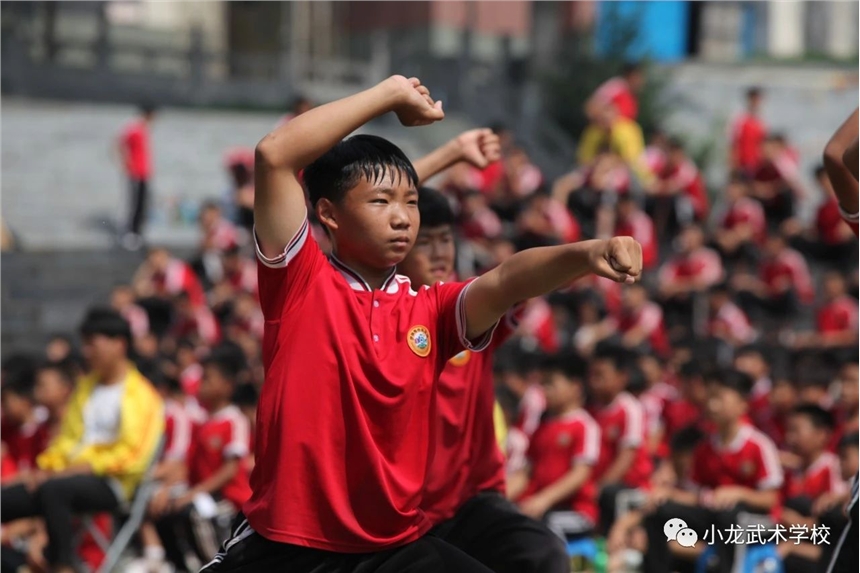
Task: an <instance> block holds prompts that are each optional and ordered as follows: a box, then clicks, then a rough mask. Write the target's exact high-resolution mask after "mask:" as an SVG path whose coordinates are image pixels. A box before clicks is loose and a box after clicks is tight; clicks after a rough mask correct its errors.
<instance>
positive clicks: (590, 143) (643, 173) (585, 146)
mask: <svg viewBox="0 0 860 573" xmlns="http://www.w3.org/2000/svg"><path fill="white" fill-rule="evenodd" d="M604 145H608V146H609V149H610V150H611V151H612V152H613V153H615V154H617V155H618V156H619V157H621V159H623V160H624V162H625V163H627V165H629V166H630V168H631V169H632V170H633V172H634V173H635V174H636V176H637V177H638V178H639V180H640V181H642V182H643V183H647V182H648V181H650V180H651V178H652V174H651V173H650V172H649V171H648V168H647V167H646V166H645V165H644V163H643V162H642V154H643V153H644V152H645V139H644V137H643V136H642V128H641V127H639V124H638V123H636V122H635V121H633V120H632V119H627V118H623V117H620V118H618V119H617V120H616V121H615V123H614V124H613V125H612V128H611V129H610V130H609V132H608V133H607V132H606V131H605V130H604V129H603V128H601V127H600V126H598V125H595V124H590V125H589V126H588V127H586V128H585V131H583V132H582V136H580V138H579V148H578V149H577V161H578V162H579V164H580V165H585V164H588V163H591V162H592V161H594V159H595V158H596V157H597V154H598V153H600V148H601V147H602V146H604Z"/></svg>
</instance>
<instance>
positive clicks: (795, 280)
mask: <svg viewBox="0 0 860 573" xmlns="http://www.w3.org/2000/svg"><path fill="white" fill-rule="evenodd" d="M759 272H760V275H761V280H762V282H764V284H765V286H766V287H767V289H768V292H769V293H770V295H771V296H776V295H778V294H781V293H782V292H784V291H783V290H781V289H782V288H783V287H784V286H785V285H789V286H791V287H793V288H794V290H795V292H797V297H798V298H799V299H800V301H801V302H802V303H804V304H811V303H812V302H813V301H814V300H815V287H814V285H813V283H812V275H810V273H809V267H808V266H806V259H804V258H803V256H802V255H801V254H800V253H798V252H797V251H795V250H794V249H790V248H785V249H784V250H783V251H782V252H781V253H779V255H777V256H776V257H775V258H774V259H771V260H766V261H764V262H762V264H761V268H760V271H759Z"/></svg>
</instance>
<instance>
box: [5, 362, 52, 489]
mask: <svg viewBox="0 0 860 573" xmlns="http://www.w3.org/2000/svg"><path fill="white" fill-rule="evenodd" d="M34 391H35V385H34V380H33V377H32V372H30V371H28V372H26V373H25V374H23V375H17V376H10V377H7V379H6V380H4V381H3V386H2V388H0V405H2V412H3V443H4V444H5V446H6V454H7V456H8V458H9V459H10V460H11V461H12V463H13V464H14V466H15V468H16V471H17V472H19V473H27V472H30V471H34V470H35V469H36V456H38V455H39V453H41V452H42V451H43V450H44V449H45V446H46V445H47V443H48V439H49V436H48V434H47V426H46V425H45V422H46V421H47V419H48V412H47V410H46V409H45V408H43V407H40V406H39V405H38V404H37V403H36V399H35V396H34Z"/></svg>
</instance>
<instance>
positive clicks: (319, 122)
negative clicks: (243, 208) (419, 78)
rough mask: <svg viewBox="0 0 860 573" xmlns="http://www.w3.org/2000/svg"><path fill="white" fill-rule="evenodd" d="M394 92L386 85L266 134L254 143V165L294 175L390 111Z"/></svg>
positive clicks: (303, 115)
mask: <svg viewBox="0 0 860 573" xmlns="http://www.w3.org/2000/svg"><path fill="white" fill-rule="evenodd" d="M395 101H396V91H395V90H394V89H392V88H391V87H390V85H389V84H388V83H387V82H383V83H381V84H378V85H376V86H374V87H372V88H370V89H368V90H365V91H363V92H360V93H357V94H355V95H352V96H350V97H347V98H344V99H341V100H338V101H335V102H332V103H328V104H325V105H322V106H319V107H316V108H314V109H312V110H310V111H308V112H306V113H303V114H302V115H300V116H298V117H296V118H294V119H292V120H290V121H289V122H287V123H285V124H284V125H282V126H280V127H279V128H277V129H275V130H274V131H272V132H271V133H269V134H268V135H266V136H265V137H264V138H263V139H262V140H261V141H260V142H259V143H258V144H257V163H258V165H259V164H260V163H262V164H263V166H264V167H267V168H275V169H289V170H292V171H294V172H296V173H298V171H300V170H301V169H304V168H305V167H307V166H308V165H310V164H311V163H312V162H313V161H314V160H316V159H317V158H319V157H320V156H321V155H323V154H324V153H325V152H326V151H328V150H329V149H331V148H332V147H334V146H335V144H337V143H338V142H339V141H341V140H342V139H343V138H345V137H346V136H347V135H349V134H350V133H352V132H353V131H355V130H356V129H358V128H359V127H361V126H362V125H364V124H366V123H367V122H369V121H371V120H372V119H375V118H377V117H379V116H381V115H383V114H385V113H387V112H389V111H391V110H392V109H393V106H394V104H395Z"/></svg>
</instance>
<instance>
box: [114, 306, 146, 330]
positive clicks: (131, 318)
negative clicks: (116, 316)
mask: <svg viewBox="0 0 860 573" xmlns="http://www.w3.org/2000/svg"><path fill="white" fill-rule="evenodd" d="M120 314H121V315H122V317H123V318H124V319H125V320H126V321H127V322H128V326H129V327H130V328H131V334H132V336H133V337H134V338H138V337H141V336H146V334H148V333H149V315H148V314H146V311H145V310H143V309H142V308H141V307H139V306H137V305H136V304H130V305H128V306H126V307H125V308H124V309H122V310H121V311H120Z"/></svg>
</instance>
